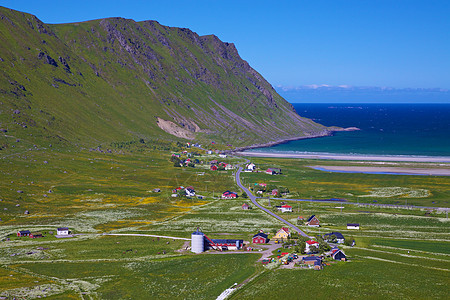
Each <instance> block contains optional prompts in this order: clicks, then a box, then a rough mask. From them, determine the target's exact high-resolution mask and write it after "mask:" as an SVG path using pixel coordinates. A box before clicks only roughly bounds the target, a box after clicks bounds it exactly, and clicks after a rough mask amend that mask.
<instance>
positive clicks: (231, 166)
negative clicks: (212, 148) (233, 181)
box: [225, 164, 233, 170]
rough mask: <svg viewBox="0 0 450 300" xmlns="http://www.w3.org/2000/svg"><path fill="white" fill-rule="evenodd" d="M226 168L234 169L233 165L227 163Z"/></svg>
mask: <svg viewBox="0 0 450 300" xmlns="http://www.w3.org/2000/svg"><path fill="white" fill-rule="evenodd" d="M225 170H233V165H231V164H225Z"/></svg>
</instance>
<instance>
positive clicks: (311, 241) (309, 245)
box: [305, 240, 319, 253]
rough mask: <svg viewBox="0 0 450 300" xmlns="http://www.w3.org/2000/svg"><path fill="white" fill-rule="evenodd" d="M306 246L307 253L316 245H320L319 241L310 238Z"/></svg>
mask: <svg viewBox="0 0 450 300" xmlns="http://www.w3.org/2000/svg"><path fill="white" fill-rule="evenodd" d="M305 244H306V246H305V253H310V252H311V250H312V249H311V248H314V247H317V248H318V247H319V243H318V242H316V241H314V240H309V241H306V243H305Z"/></svg>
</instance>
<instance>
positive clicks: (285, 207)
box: [278, 205, 292, 213]
mask: <svg viewBox="0 0 450 300" xmlns="http://www.w3.org/2000/svg"><path fill="white" fill-rule="evenodd" d="M278 210H279V211H281V212H283V213H284V212H292V206H290V205H282V206H281V207H278Z"/></svg>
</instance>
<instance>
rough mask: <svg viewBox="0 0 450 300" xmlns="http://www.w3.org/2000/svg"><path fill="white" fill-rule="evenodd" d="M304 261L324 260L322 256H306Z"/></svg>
mask: <svg viewBox="0 0 450 300" xmlns="http://www.w3.org/2000/svg"><path fill="white" fill-rule="evenodd" d="M303 260H304V261H313V260H322V257H320V256H306V257H303Z"/></svg>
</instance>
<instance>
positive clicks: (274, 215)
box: [236, 161, 310, 238]
mask: <svg viewBox="0 0 450 300" xmlns="http://www.w3.org/2000/svg"><path fill="white" fill-rule="evenodd" d="M247 162H248V161H247ZM242 170H243V168H242V167H241V166H239V169H238V170H237V171H236V183H237V185H238V186H239V187H240V188H241V189H242V190H244V192H245V193H246V194H247V196H248V197H249V198H250V200H251V201H252V203H253V204H254V205H255V206H257V207H258V208H260V209H262V210H263V211H265V212H266V213H268V214H269V215H271V216H273V217H274V218H277V219H278V220H280V221H281V222H283V223H284V224H286V225H288V226H290V227H291V228H294V229H295V230H296V231H297V232H298V233H299V234H300V235H302V236H305V237H307V238H310V236H309V235H307V234H306V233H304V232H303V231H302V230H300V228H298V227H297V226H295V225H294V224H292V223H290V222H288V221H286V220H285V219H283V218H282V217H280V216H279V215H277V214H275V213H273V212H272V211H270V210H269V209H267V208H265V207H263V206H261V205H260V204H259V203H258V202H256V197H255V196H254V195H253V194H252V193H251V192H250V191H249V189H247V188H246V187H245V186H244V185H243V184H242V183H241V172H242Z"/></svg>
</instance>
